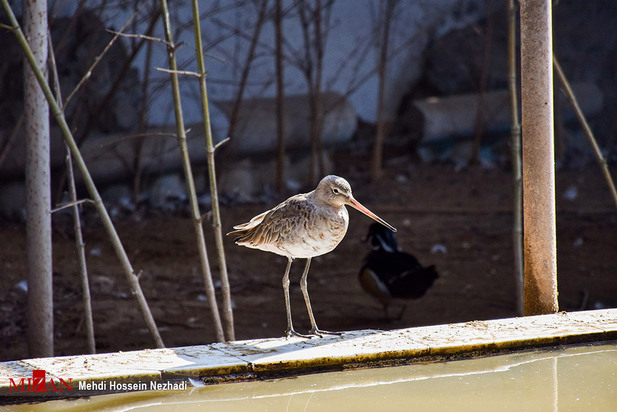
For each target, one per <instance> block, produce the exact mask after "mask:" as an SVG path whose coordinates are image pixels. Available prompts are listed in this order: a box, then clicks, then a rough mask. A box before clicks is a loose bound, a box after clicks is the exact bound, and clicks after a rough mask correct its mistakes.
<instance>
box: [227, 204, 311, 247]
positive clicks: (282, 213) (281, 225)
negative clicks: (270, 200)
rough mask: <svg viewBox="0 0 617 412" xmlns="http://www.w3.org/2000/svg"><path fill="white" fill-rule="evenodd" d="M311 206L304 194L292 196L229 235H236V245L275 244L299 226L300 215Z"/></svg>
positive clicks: (308, 211) (308, 210) (306, 212)
mask: <svg viewBox="0 0 617 412" xmlns="http://www.w3.org/2000/svg"><path fill="white" fill-rule="evenodd" d="M311 208H312V206H311V205H310V204H309V203H307V202H306V196H305V195H304V194H300V195H296V196H292V197H290V198H289V199H287V200H286V201H285V202H283V203H281V204H279V205H278V206H276V207H275V208H273V209H271V210H268V211H267V212H264V213H262V214H261V215H257V216H255V217H254V218H253V219H251V221H250V222H248V223H245V224H244V225H239V227H240V228H239V229H238V230H235V231H233V232H231V233H230V234H235V235H238V236H239V237H238V239H236V243H239V244H241V243H250V244H253V245H256V244H277V243H278V242H279V241H280V240H281V239H284V238H286V237H287V236H288V235H289V234H290V233H291V232H292V231H293V229H294V228H295V227H296V226H297V225H298V224H301V223H302V221H303V220H304V219H302V215H305V214H309V213H310V212H311Z"/></svg>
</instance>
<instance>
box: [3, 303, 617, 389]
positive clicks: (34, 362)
mask: <svg viewBox="0 0 617 412" xmlns="http://www.w3.org/2000/svg"><path fill="white" fill-rule="evenodd" d="M613 339H617V309H607V310H596V311H585V312H571V313H565V312H562V313H558V314H554V315H542V316H530V317H525V318H510V319H498V320H489V321H473V322H466V323H457V324H448V325H436V326H425V327H417V328H409V329H400V330H393V331H378V330H361V331H351V332H345V333H344V334H343V335H342V336H329V337H325V338H313V339H302V338H296V337H294V338H290V339H285V338H271V339H254V340H246V341H236V342H228V343H214V344H210V345H199V346H187V347H179V348H169V349H146V350H140V351H133V352H115V353H103V354H96V355H78V356H64V357H55V358H38V359H25V360H19V361H11V362H2V363H0V395H12V396H19V397H22V398H24V397H27V396H28V395H30V396H32V395H47V396H50V395H51V396H75V395H95V394H102V393H109V392H113V391H114V390H115V389H117V388H118V386H119V385H116V386H114V388H110V387H109V386H107V387H105V388H104V390H102V389H99V388H96V387H95V386H94V384H97V383H98V384H99V387H103V385H102V384H103V383H105V382H110V381H113V382H115V383H122V384H130V383H144V382H176V383H177V382H183V381H184V382H186V381H187V380H188V378H193V379H201V380H203V381H204V382H206V383H215V382H220V381H234V380H246V379H258V378H264V377H275V376H281V375H286V374H301V373H307V372H310V371H318V370H325V369H342V368H345V367H356V366H367V365H375V364H388V363H409V362H415V361H434V360H441V359H444V358H450V357H464V356H475V355H481V354H486V353H494V352H499V351H506V350H517V349H528V348H534V347H541V346H549V345H559V344H569V343H578V342H596V341H604V340H613ZM33 370H44V371H45V373H46V379H47V380H50V379H52V380H55V381H56V382H59V381H60V379H63V380H65V381H68V380H69V379H71V386H72V388H73V389H72V390H71V391H70V392H63V393H60V392H51V393H25V392H22V393H17V392H19V391H16V390H15V384H16V383H19V382H20V380H21V379H22V378H23V379H24V383H25V385H27V384H28V379H29V378H30V379H31V378H32V377H33V375H32V371H33ZM79 382H82V386H83V388H85V387H86V385H85V384H88V383H89V384H90V385H91V387H93V388H94V389H89V390H87V389H82V390H79V391H78V390H75V388H79ZM189 386H191V385H189ZM122 388H124V389H122ZM126 388H127V386H126V385H124V386H123V387H121V389H120V390H126ZM128 388H129V389H144V387H143V386H142V387H136V386H132V387H128ZM26 392H27V388H26Z"/></svg>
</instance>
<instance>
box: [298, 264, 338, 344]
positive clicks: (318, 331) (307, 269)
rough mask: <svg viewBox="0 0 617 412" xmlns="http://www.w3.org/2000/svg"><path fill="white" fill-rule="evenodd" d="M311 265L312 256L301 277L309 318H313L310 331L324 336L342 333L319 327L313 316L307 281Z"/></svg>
mask: <svg viewBox="0 0 617 412" xmlns="http://www.w3.org/2000/svg"><path fill="white" fill-rule="evenodd" d="M310 266H311V258H307V259H306V267H305V268H304V273H302V278H301V279H300V289H301V290H302V295H304V302H305V303H306V309H307V310H308V314H309V319H310V320H311V330H310V333H312V334H313V335H317V336H319V337H322V336H323V335H324V334H326V335H340V334H341V332H328V331H326V330H319V328H317V323H316V322H315V316H313V308H312V307H311V300H310V298H309V294H308V287H307V281H306V278H307V275H308V271H309V267H310Z"/></svg>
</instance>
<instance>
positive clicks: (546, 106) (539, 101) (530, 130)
mask: <svg viewBox="0 0 617 412" xmlns="http://www.w3.org/2000/svg"><path fill="white" fill-rule="evenodd" d="M520 5H521V82H522V91H521V96H522V130H523V139H522V140H523V249H524V252H525V262H524V265H525V281H524V284H525V296H524V314H525V315H537V314H545V313H555V312H557V310H558V303H557V248H556V230H555V226H556V225H555V168H554V148H553V140H554V133H553V130H554V128H553V62H552V52H553V49H552V31H551V30H552V29H551V0H521V2H520Z"/></svg>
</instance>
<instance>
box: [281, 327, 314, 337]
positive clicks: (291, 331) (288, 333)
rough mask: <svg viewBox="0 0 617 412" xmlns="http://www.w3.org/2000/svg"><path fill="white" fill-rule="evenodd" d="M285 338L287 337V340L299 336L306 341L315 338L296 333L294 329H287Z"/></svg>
mask: <svg viewBox="0 0 617 412" xmlns="http://www.w3.org/2000/svg"><path fill="white" fill-rule="evenodd" d="M285 336H286V337H287V339H289V338H291V337H292V336H297V337H299V338H305V339H310V338H312V337H313V336H312V335H304V334H302V333H299V332H296V331H295V330H294V329H287V330H286V331H285Z"/></svg>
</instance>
